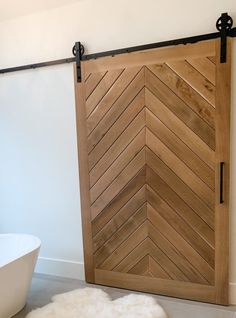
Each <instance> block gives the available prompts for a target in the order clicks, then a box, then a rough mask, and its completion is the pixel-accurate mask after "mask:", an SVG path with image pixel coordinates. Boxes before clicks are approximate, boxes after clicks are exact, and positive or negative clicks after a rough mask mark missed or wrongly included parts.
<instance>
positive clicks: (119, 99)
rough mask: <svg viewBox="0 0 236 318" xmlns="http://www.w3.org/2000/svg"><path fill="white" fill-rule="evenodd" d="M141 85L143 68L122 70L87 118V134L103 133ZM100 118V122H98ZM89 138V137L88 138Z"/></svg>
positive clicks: (142, 84)
mask: <svg viewBox="0 0 236 318" xmlns="http://www.w3.org/2000/svg"><path fill="white" fill-rule="evenodd" d="M143 86H144V69H142V70H141V68H140V67H135V68H128V69H126V70H124V72H123V73H122V74H121V76H120V77H119V78H118V80H117V81H116V83H115V84H114V85H113V86H112V88H111V89H110V90H109V92H108V93H107V94H106V96H105V97H104V98H103V99H102V100H101V102H100V103H99V104H98V105H97V107H96V108H95V109H94V111H93V113H92V114H91V116H90V117H89V118H88V119H87V130H88V135H89V134H91V132H92V131H93V135H97V134H98V133H99V130H104V133H105V132H106V131H107V130H108V128H109V127H111V126H112V125H113V123H114V122H115V121H116V120H117V118H118V117H119V115H120V114H121V113H122V111H123V110H124V109H125V108H126V107H127V105H129V104H130V103H131V101H132V100H133V99H134V97H135V96H136V95H137V94H138V93H139V91H140V90H141V89H142V88H143ZM101 120H102V122H101V123H100V121H101ZM97 126H98V127H97ZM100 127H102V128H100ZM95 128H96V129H95ZM105 128H106V130H105ZM90 139H91V137H90V138H89V140H90ZM91 142H92V141H91ZM93 143H96V140H94V141H93Z"/></svg>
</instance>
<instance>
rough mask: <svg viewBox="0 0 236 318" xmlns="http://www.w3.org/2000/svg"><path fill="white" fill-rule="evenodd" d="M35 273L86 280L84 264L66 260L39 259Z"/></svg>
mask: <svg viewBox="0 0 236 318" xmlns="http://www.w3.org/2000/svg"><path fill="white" fill-rule="evenodd" d="M35 273H39V274H46V275H53V276H61V277H67V278H74V279H80V280H84V277H85V276H84V264H83V263H82V262H74V261H69V260H64V259H55V258H47V257H39V258H38V261H37V264H36V267H35Z"/></svg>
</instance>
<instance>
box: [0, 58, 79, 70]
mask: <svg viewBox="0 0 236 318" xmlns="http://www.w3.org/2000/svg"><path fill="white" fill-rule="evenodd" d="M73 62H75V58H74V57H70V58H67V59H61V60H54V61H49V62H42V63H36V64H28V65H23V66H16V67H9V68H5V69H2V70H0V74H5V73H12V72H18V71H25V70H32V69H36V68H41V67H46V66H54V65H60V64H66V63H73Z"/></svg>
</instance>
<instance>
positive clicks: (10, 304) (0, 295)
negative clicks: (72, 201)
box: [0, 234, 41, 318]
mask: <svg viewBox="0 0 236 318" xmlns="http://www.w3.org/2000/svg"><path fill="white" fill-rule="evenodd" d="M40 245H41V242H40V240H39V239H38V238H36V237H34V236H31V235H26V234H0V318H10V317H12V316H14V315H15V314H16V313H17V312H18V311H20V310H21V309H22V308H23V307H24V306H25V303H26V299H27V294H28V291H29V287H30V284H31V280H32V275H33V271H34V267H35V263H36V260H37V257H38V252H39V249H40Z"/></svg>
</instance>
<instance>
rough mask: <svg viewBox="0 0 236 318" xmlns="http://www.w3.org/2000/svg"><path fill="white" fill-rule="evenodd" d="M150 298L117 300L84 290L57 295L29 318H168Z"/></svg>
mask: <svg viewBox="0 0 236 318" xmlns="http://www.w3.org/2000/svg"><path fill="white" fill-rule="evenodd" d="M166 317H167V316H166V314H165V312H164V311H163V309H162V308H161V307H160V306H159V305H158V304H157V303H156V301H155V300H154V299H153V298H152V297H150V296H143V295H136V294H130V295H128V296H124V297H122V298H118V299H116V300H113V301H112V300H111V298H110V297H109V296H108V294H106V293H105V292H104V291H102V290H101V289H96V288H84V289H77V290H74V291H71V292H69V293H65V294H60V295H56V296H54V297H53V298H52V303H50V304H48V305H47V306H45V307H43V308H40V309H36V310H34V311H32V312H31V313H29V314H28V315H27V317H26V318H166Z"/></svg>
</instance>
